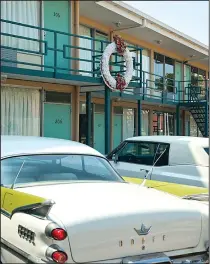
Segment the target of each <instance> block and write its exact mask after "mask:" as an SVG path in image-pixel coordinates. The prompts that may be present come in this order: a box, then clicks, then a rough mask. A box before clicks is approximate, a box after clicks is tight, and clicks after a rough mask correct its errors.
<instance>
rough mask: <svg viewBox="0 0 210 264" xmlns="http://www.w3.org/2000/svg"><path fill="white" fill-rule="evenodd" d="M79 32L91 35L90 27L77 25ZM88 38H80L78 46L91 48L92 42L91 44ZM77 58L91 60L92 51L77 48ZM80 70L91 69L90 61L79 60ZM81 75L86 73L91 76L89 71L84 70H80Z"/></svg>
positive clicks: (82, 34)
mask: <svg viewBox="0 0 210 264" xmlns="http://www.w3.org/2000/svg"><path fill="white" fill-rule="evenodd" d="M79 34H80V35H81V36H84V37H91V33H90V28H88V27H85V26H83V25H80V26H79ZM91 42H92V41H91V40H90V39H83V38H80V47H81V48H86V49H91V47H92V44H91ZM79 58H80V59H85V60H91V59H92V52H91V51H87V50H82V49H80V50H79ZM79 69H80V70H83V71H92V63H91V62H86V61H80V67H79ZM80 74H81V75H86V76H91V73H86V72H80Z"/></svg>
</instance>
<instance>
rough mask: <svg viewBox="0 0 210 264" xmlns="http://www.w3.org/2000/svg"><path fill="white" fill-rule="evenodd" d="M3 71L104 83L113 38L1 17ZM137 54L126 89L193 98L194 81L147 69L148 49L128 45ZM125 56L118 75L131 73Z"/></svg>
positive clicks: (203, 92) (145, 95)
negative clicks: (103, 64)
mask: <svg viewBox="0 0 210 264" xmlns="http://www.w3.org/2000/svg"><path fill="white" fill-rule="evenodd" d="M1 29H2V30H1V33H0V34H1V70H2V72H8V73H16V74H18V73H19V74H24V75H29V76H30V75H35V76H39V77H47V78H57V79H66V80H76V81H81V82H83V83H84V82H86V83H87V84H88V82H89V83H91V84H92V83H96V84H97V85H98V84H99V85H100V84H103V81H102V78H101V73H100V59H101V56H102V53H103V51H104V49H105V47H106V46H107V45H108V44H109V43H110V42H109V41H106V40H100V39H96V38H91V37H87V36H81V35H75V34H69V33H65V32H60V31H55V30H51V29H47V28H43V27H36V26H31V25H26V24H22V23H17V22H13V21H8V20H3V19H1ZM128 48H129V50H130V51H131V52H132V53H133V65H134V74H133V78H132V81H131V83H130V85H129V87H128V88H127V89H126V91H124V92H123V94H124V95H125V96H126V95H127V96H130V95H131V96H133V97H136V98H140V99H143V100H158V101H161V102H162V103H164V102H166V103H167V102H169V103H175V104H176V103H179V102H189V101H190V100H191V99H190V87H191V82H179V81H175V80H173V79H170V78H166V77H163V76H159V75H156V74H154V73H151V72H146V71H143V70H142V68H143V66H144V65H142V49H141V48H140V47H137V46H128ZM125 67H126V66H125V61H124V60H123V57H122V56H119V55H118V54H117V53H115V54H113V55H112V56H111V59H110V69H111V73H112V75H113V76H115V75H116V74H117V73H118V72H120V73H122V74H123V73H124V72H125ZM207 90H208V89H207V82H206V81H204V83H202V84H199V85H198V95H199V98H200V100H207Z"/></svg>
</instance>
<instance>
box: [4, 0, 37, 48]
mask: <svg viewBox="0 0 210 264" xmlns="http://www.w3.org/2000/svg"><path fill="white" fill-rule="evenodd" d="M40 10H41V9H40V1H1V18H2V19H5V20H8V21H13V22H18V23H23V24H26V25H31V26H37V27H38V26H40ZM1 30H2V32H4V33H9V34H13V35H17V36H22V37H27V38H33V39H37V40H39V38H40V30H38V29H32V28H30V27H26V26H19V25H14V24H10V23H9V22H1ZM1 41H2V44H3V45H5V46H9V47H12V48H21V49H24V50H30V51H39V48H40V44H39V42H38V41H34V40H33V41H32V40H27V39H20V38H17V37H10V36H2V37H1Z"/></svg>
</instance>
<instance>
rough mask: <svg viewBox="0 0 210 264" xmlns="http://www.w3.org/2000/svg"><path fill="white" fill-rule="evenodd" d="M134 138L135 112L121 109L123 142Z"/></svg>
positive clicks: (131, 109)
mask: <svg viewBox="0 0 210 264" xmlns="http://www.w3.org/2000/svg"><path fill="white" fill-rule="evenodd" d="M133 136H135V112H134V109H133V108H123V140H124V139H126V138H129V137H133Z"/></svg>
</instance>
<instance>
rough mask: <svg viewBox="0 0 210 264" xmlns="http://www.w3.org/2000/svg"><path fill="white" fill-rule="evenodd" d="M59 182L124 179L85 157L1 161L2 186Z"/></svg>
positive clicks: (100, 162)
mask: <svg viewBox="0 0 210 264" xmlns="http://www.w3.org/2000/svg"><path fill="white" fill-rule="evenodd" d="M52 181H53V182H61V181H117V182H122V181H123V179H122V178H121V177H120V176H119V175H118V174H117V173H116V171H115V170H114V169H113V168H112V166H111V165H110V164H109V162H108V161H107V160H106V159H104V158H101V157H96V156H86V155H33V156H20V157H13V158H7V159H3V160H1V184H3V185H4V186H8V187H11V186H12V185H13V184H14V183H15V186H19V185H23V184H24V185H27V184H34V183H36V184H39V183H42V184H43V183H44V182H52Z"/></svg>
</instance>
